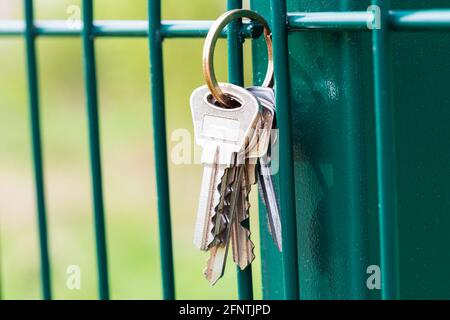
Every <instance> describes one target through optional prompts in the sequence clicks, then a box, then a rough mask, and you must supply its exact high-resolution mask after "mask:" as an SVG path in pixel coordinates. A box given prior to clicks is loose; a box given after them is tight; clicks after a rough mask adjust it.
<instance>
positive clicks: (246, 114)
mask: <svg viewBox="0 0 450 320" xmlns="http://www.w3.org/2000/svg"><path fill="white" fill-rule="evenodd" d="M219 85H220V88H221V89H222V91H223V92H225V93H226V94H228V95H231V96H233V97H238V99H239V102H240V103H241V106H240V107H238V108H234V109H225V108H222V107H219V106H217V105H215V104H214V99H213V98H212V95H211V93H210V92H209V89H208V87H207V86H202V87H200V88H197V89H196V90H194V92H193V93H192V95H191V112H192V118H193V123H194V133H195V140H196V143H197V144H199V145H200V146H202V148H203V152H202V163H203V164H204V171H203V178H202V186H201V190H200V200H199V207H198V212H197V221H196V226H195V234H194V243H195V245H196V246H197V247H198V248H200V249H201V250H208V248H209V246H210V244H211V243H212V242H213V240H214V236H213V233H212V232H213V221H212V217H213V216H214V214H215V212H216V208H217V207H218V205H219V204H220V200H221V193H220V191H219V189H218V187H219V185H220V183H221V182H222V178H223V176H224V174H225V172H226V169H227V168H230V167H231V166H232V165H233V155H234V154H235V153H237V152H240V151H241V150H242V149H243V148H244V146H245V143H246V141H247V139H248V135H249V132H250V130H251V128H252V127H253V126H254V123H255V121H256V119H257V115H258V112H259V103H258V101H257V100H256V98H255V97H254V96H253V95H252V94H250V93H249V92H248V91H247V90H245V89H243V88H241V87H238V86H235V85H232V84H223V83H221V84H219Z"/></svg>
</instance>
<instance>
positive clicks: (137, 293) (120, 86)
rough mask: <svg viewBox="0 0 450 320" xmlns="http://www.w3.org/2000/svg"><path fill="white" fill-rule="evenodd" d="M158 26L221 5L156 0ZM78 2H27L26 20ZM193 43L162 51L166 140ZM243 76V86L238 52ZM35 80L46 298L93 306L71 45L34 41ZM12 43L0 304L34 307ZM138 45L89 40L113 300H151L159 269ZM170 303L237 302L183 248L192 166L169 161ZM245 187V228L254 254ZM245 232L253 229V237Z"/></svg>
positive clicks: (195, 69) (19, 63) (112, 7)
mask: <svg viewBox="0 0 450 320" xmlns="http://www.w3.org/2000/svg"><path fill="white" fill-rule="evenodd" d="M94 3H95V19H99V20H102V19H103V20H106V19H124V20H133V19H137V20H145V19H146V17H147V13H146V11H147V6H146V1H145V0H134V1H125V0H117V1H108V0H95V1H94ZM162 3H163V5H162V8H163V12H162V16H163V19H182V20H188V19H189V20H190V19H207V20H213V19H215V18H216V17H218V16H219V15H220V14H221V13H223V12H224V11H225V9H226V1H225V0H223V1H208V0H190V1H184V0H164V1H162ZM70 5H80V6H81V1H75V0H71V1H64V0H58V1H55V0H36V1H35V11H36V12H35V16H36V19H41V20H42V19H60V20H65V19H67V18H68V14H67V13H66V10H67V8H68V7H69V6H70ZM22 10H23V8H22V2H21V1H16V0H0V19H22V18H23V11H22ZM202 46H203V40H201V39H168V40H166V41H165V44H164V69H165V87H166V104H167V105H166V110H167V112H166V118H167V119H166V121H167V129H168V146H169V152H170V150H171V148H172V147H173V146H174V145H175V142H174V141H171V132H172V131H173V130H175V129H177V128H186V129H188V130H189V131H190V132H192V125H191V116H190V110H189V96H190V93H191V92H192V90H193V89H194V88H196V87H197V86H200V85H202V84H203V77H202V72H201V51H202ZM249 49H250V48H249V46H248V44H246V48H245V61H246V62H247V64H246V68H245V73H246V79H247V81H248V82H250V80H251V66H250V65H249V63H248V62H249V61H250V50H249ZM37 50H38V52H37V56H38V71H39V72H38V73H39V87H40V91H39V92H40V103H41V105H40V106H41V122H42V123H41V126H42V139H43V146H44V149H43V154H44V165H45V167H44V171H45V185H46V200H47V210H48V228H49V237H50V239H49V240H50V254H51V263H52V280H53V291H54V298H56V299H95V298H96V297H97V283H96V277H97V276H96V258H95V243H94V228H93V220H92V205H91V204H92V198H91V182H90V168H89V154H88V145H87V141H88V138H87V124H86V120H87V116H86V106H85V96H84V83H83V70H82V46H81V40H80V39H79V38H56V37H55V38H38V41H37ZM24 52H25V48H24V41H23V39H22V38H20V37H3V38H1V39H0V246H1V251H0V259H1V261H0V266H1V271H0V278H1V290H2V298H3V299H17V298H20V299H38V298H40V283H39V248H38V241H37V240H38V238H37V230H36V228H37V227H36V226H37V224H36V210H35V200H34V184H33V171H32V161H31V154H30V150H31V145H30V131H29V119H28V117H29V115H28V105H27V86H26V65H25V55H24ZM216 52H217V54H216V73H217V74H218V78H219V79H222V80H225V79H226V77H227V73H226V42H224V41H220V43H219V45H218V48H217V50H216ZM148 60H149V59H148V43H147V41H146V39H145V38H139V39H126V38H113V39H108V38H101V39H97V40H96V61H97V72H98V90H99V91H98V95H99V105H100V110H99V111H100V126H101V153H102V164H103V184H104V197H105V211H106V223H107V243H108V262H109V271H110V284H111V297H112V298H113V299H160V298H161V292H162V290H161V285H162V284H161V277H160V274H161V270H160V261H159V251H158V233H157V212H156V203H155V198H156V194H155V179H154V176H155V174H154V173H155V168H154V155H153V133H152V128H151V117H152V114H151V103H150V89H149V88H150V85H149V63H148ZM169 170H170V186H171V207H172V224H173V243H174V248H173V250H174V259H175V278H176V279H175V281H176V293H177V298H184V299H228V298H236V297H237V293H236V292H237V288H236V272H235V266H234V265H233V264H232V261H231V260H229V261H228V265H227V270H226V274H225V276H224V277H223V279H222V280H221V281H219V283H218V284H217V285H216V286H214V287H211V286H209V284H208V283H207V281H206V280H205V279H204V278H203V275H202V270H203V268H204V264H205V262H206V259H207V255H206V254H205V253H203V252H199V251H198V250H197V249H196V248H195V247H194V245H193V244H192V235H193V230H194V222H195V215H196V209H197V200H198V192H199V188H200V178H201V166H199V165H174V164H173V163H169ZM256 194H257V191H256V188H254V190H253V191H252V199H251V201H252V204H253V206H252V208H251V215H252V216H253V217H254V218H253V219H252V230H254V232H253V239H254V241H255V243H256V245H257V248H256V252H258V232H257V230H258V226H257V219H256V216H257V201H256ZM255 231H256V232H255ZM70 265H78V266H80V268H81V276H82V278H81V279H82V281H81V289H80V290H69V289H68V288H67V287H66V280H67V274H66V270H67V268H68V266H70ZM253 275H254V280H253V281H254V287H255V297H256V298H260V297H261V290H260V289H261V285H260V283H261V273H260V260H259V255H258V254H257V258H256V261H255V263H254V264H253Z"/></svg>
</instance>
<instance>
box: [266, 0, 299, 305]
mask: <svg viewBox="0 0 450 320" xmlns="http://www.w3.org/2000/svg"><path fill="white" fill-rule="evenodd" d="M270 4H271V11H272V37H273V59H274V65H275V70H274V72H275V74H274V76H275V94H276V106H277V123H278V128H279V144H280V151H279V154H280V165H279V177H280V181H282V182H281V183H280V212H281V223H282V230H283V239H282V240H283V252H282V258H283V279H284V286H283V287H284V290H285V298H286V299H289V300H295V299H299V279H298V257H297V256H298V254H297V224H296V212H295V190H294V164H293V158H292V157H293V150H292V123H291V119H292V112H291V101H290V94H291V93H290V80H289V53H288V38H287V36H288V35H287V16H286V1H285V0H271V1H270Z"/></svg>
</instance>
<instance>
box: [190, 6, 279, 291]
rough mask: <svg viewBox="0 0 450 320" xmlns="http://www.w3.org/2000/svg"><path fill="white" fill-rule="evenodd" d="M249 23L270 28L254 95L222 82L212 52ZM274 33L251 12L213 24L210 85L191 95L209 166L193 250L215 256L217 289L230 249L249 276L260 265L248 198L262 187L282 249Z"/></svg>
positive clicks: (209, 273)
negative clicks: (228, 29) (236, 22)
mask: <svg viewBox="0 0 450 320" xmlns="http://www.w3.org/2000/svg"><path fill="white" fill-rule="evenodd" d="M242 17H248V18H250V19H252V20H256V21H258V22H259V23H260V24H261V25H263V27H264V36H265V38H266V42H267V45H268V57H269V65H268V70H267V75H266V78H265V80H264V83H263V86H262V87H250V88H248V89H245V88H242V87H239V86H236V85H233V84H229V83H220V84H219V83H217V80H216V78H215V75H214V70H213V55H214V46H215V43H216V41H217V38H218V36H219V35H220V32H221V30H222V29H223V27H224V26H226V25H227V24H228V23H229V22H230V21H232V20H233V19H236V18H242ZM271 48H272V47H271V37H270V29H269V28H268V25H267V22H266V21H265V20H264V19H263V18H262V17H261V16H259V15H258V14H256V13H255V12H253V11H249V10H242V9H241V10H232V11H228V12H227V13H225V14H224V15H222V16H221V17H219V19H218V20H217V21H216V22H215V23H214V24H213V26H212V27H211V30H210V32H209V33H208V35H207V37H206V41H205V47H204V52H203V57H204V63H203V71H204V74H205V79H206V83H207V85H205V86H202V87H200V88H197V89H196V90H194V92H193V93H192V95H191V112H192V118H193V122H194V132H195V139H196V143H197V144H199V145H200V146H201V147H202V148H203V151H202V163H203V165H204V170H203V178H202V185H201V189H200V199H199V206H198V211H197V221H196V225H195V234H194V244H195V245H196V246H197V247H198V248H199V249H200V250H203V251H208V252H209V259H208V261H207V264H206V268H205V270H204V274H205V277H206V278H207V279H208V281H209V282H210V283H211V284H214V283H216V282H217V280H219V279H220V278H221V277H222V275H223V273H224V270H225V264H226V260H227V254H228V249H229V246H230V243H231V247H232V251H233V260H234V262H235V263H236V264H237V265H238V266H239V267H240V269H241V270H244V269H245V268H246V267H248V266H249V265H250V264H251V263H252V262H253V260H254V259H255V255H254V248H255V245H254V243H253V242H252V241H251V239H250V236H251V233H250V230H249V227H248V225H249V221H248V219H249V209H250V203H249V193H250V191H251V187H252V185H255V184H256V183H259V188H258V189H259V191H260V193H261V197H262V199H263V202H264V204H265V205H266V208H267V220H268V226H269V232H270V234H271V235H272V237H273V239H274V242H275V244H276V245H277V247H278V249H279V250H280V251H281V250H282V243H281V223H280V217H279V206H278V203H277V199H276V195H275V192H274V187H273V183H272V177H271V175H270V167H269V165H270V159H271V155H270V143H271V141H272V142H273V141H274V138H275V137H274V136H273V132H274V130H272V129H273V128H274V126H275V97H274V93H273V90H272V89H271V88H270V86H271V85H272V78H273V64H272V52H271V50H272V49H271Z"/></svg>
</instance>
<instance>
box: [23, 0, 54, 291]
mask: <svg viewBox="0 0 450 320" xmlns="http://www.w3.org/2000/svg"><path fill="white" fill-rule="evenodd" d="M24 7H25V49H26V58H27V68H28V77H27V80H28V103H29V110H30V111H29V112H30V124H31V142H32V152H33V164H34V183H35V188H36V207H37V218H38V219H37V220H38V230H39V247H40V259H41V282H42V283H41V285H42V295H43V298H44V299H45V300H50V299H51V298H52V292H51V276H50V259H49V252H48V236H47V217H46V207H45V190H44V169H43V161H42V143H41V128H40V117H39V93H38V79H37V62H36V42H35V33H34V26H33V21H34V12H33V1H32V0H25V1H24Z"/></svg>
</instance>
